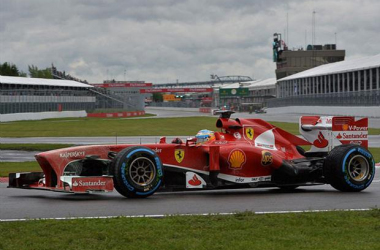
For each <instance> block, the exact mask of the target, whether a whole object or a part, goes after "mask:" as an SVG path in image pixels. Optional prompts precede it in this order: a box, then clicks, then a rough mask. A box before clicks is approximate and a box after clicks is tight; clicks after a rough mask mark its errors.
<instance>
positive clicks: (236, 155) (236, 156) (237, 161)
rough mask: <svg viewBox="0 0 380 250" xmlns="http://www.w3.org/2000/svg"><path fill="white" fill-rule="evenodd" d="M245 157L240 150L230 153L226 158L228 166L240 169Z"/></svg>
mask: <svg viewBox="0 0 380 250" xmlns="http://www.w3.org/2000/svg"><path fill="white" fill-rule="evenodd" d="M246 159H247V157H246V156H245V153H244V152H243V151H242V150H241V149H235V150H233V151H231V153H230V155H229V156H228V164H229V165H230V168H232V169H241V168H242V167H243V165H244V164H245V162H246Z"/></svg>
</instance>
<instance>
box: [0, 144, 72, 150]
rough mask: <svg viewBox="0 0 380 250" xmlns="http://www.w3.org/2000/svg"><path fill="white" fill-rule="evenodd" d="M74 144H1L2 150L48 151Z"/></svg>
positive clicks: (0, 148)
mask: <svg viewBox="0 0 380 250" xmlns="http://www.w3.org/2000/svg"><path fill="white" fill-rule="evenodd" d="M72 146H74V145H73V144H45V143H36V144H34V143H30V144H28V143H25V144H17V143H7V144H0V150H22V151H48V150H53V149H59V148H68V147H72Z"/></svg>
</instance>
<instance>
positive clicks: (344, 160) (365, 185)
mask: <svg viewBox="0 0 380 250" xmlns="http://www.w3.org/2000/svg"><path fill="white" fill-rule="evenodd" d="M355 151H357V152H359V153H361V154H362V155H364V156H365V157H366V158H367V159H369V160H370V161H371V163H372V164H371V166H370V167H371V170H372V176H371V179H370V180H369V181H367V182H366V183H365V184H362V185H355V184H353V183H352V182H351V181H350V180H349V179H348V177H347V175H346V174H345V176H344V180H345V181H346V183H347V184H348V185H350V186H351V187H353V188H356V189H361V188H363V187H367V186H368V185H369V184H371V182H372V180H373V178H374V177H375V171H374V165H375V164H374V163H375V162H374V159H373V157H371V155H370V154H368V152H367V151H364V150H363V149H361V148H354V149H351V150H350V151H348V152H347V154H346V156H345V157H344V159H343V164H342V173H346V171H345V167H346V161H347V158H348V156H350V155H351V153H353V152H355ZM369 164H370V163H369ZM347 171H348V169H347Z"/></svg>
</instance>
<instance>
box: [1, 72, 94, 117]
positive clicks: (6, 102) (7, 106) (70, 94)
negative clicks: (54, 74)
mask: <svg viewBox="0 0 380 250" xmlns="http://www.w3.org/2000/svg"><path fill="white" fill-rule="evenodd" d="M91 89H93V87H92V86H91V85H88V84H84V83H80V82H76V81H69V80H53V79H40V78H26V77H12V76H0V114H12V113H33V112H55V111H56V112H61V111H78V110H90V109H94V107H95V99H96V98H95V94H94V93H93V92H92V91H91Z"/></svg>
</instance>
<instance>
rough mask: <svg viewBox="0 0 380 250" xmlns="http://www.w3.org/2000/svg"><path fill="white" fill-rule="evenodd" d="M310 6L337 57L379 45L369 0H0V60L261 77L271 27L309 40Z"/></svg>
mask: <svg viewBox="0 0 380 250" xmlns="http://www.w3.org/2000/svg"><path fill="white" fill-rule="evenodd" d="M313 10H315V11H316V14H315V23H316V44H328V43H335V33H336V38H337V47H338V49H346V60H349V59H350V58H356V57H362V56H367V55H375V54H378V53H380V49H379V48H380V46H379V41H380V24H379V23H380V16H379V13H380V1H379V0H362V1H360V0H340V1H334V0H321V1H318V0H315V1H299V0H293V1H275V0H204V1H202V0H188V1H180V0H103V1H100V0H99V1H97V0H61V1H59V0H0V62H1V63H3V62H11V63H14V64H16V65H17V66H18V67H19V69H21V70H23V71H24V72H28V71H27V68H28V65H32V64H34V65H35V66H37V67H38V68H41V69H44V68H47V67H50V66H51V63H54V65H55V66H56V67H57V68H58V70H61V71H66V73H69V74H71V75H73V76H75V77H77V78H80V79H83V80H85V79H86V80H88V81H89V82H90V83H100V82H102V81H103V80H105V79H107V78H108V79H115V80H119V81H123V80H141V81H146V82H153V83H164V82H175V81H176V80H177V79H178V81H179V82H186V81H188V82H189V81H207V80H209V79H210V74H217V75H218V76H226V75H244V76H250V77H254V78H256V79H266V78H271V77H275V73H274V70H275V64H274V63H273V62H272V47H271V46H272V39H273V33H275V32H279V33H282V35H283V38H284V37H285V41H287V42H288V45H289V47H290V48H293V47H294V48H299V47H304V46H305V38H306V37H307V39H306V44H310V43H311V37H312V36H311V30H312V12H313ZM287 13H288V30H289V36H287V35H286V34H285V33H286V30H287V18H286V16H287Z"/></svg>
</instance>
